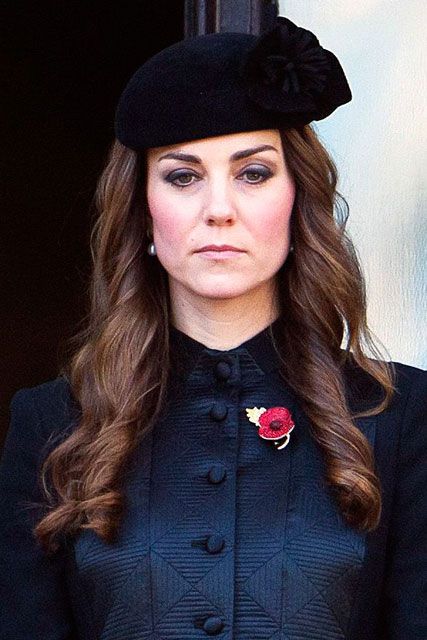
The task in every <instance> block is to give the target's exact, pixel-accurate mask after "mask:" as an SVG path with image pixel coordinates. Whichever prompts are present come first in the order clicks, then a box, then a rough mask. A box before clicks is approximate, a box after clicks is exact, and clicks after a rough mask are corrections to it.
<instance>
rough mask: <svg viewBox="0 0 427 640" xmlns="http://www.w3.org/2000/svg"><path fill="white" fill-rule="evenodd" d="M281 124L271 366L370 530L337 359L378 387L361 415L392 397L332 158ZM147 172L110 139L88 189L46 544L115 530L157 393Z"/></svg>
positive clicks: (162, 317) (372, 488)
mask: <svg viewBox="0 0 427 640" xmlns="http://www.w3.org/2000/svg"><path fill="white" fill-rule="evenodd" d="M280 134H281V138H282V144H283V149H284V154H285V159H286V163H287V165H288V168H289V170H290V171H291V173H292V175H293V177H294V180H295V185H296V194H295V201H294V207H293V212H292V218H291V235H292V242H293V244H294V247H295V251H294V252H293V253H292V254H290V256H289V258H288V259H287V261H286V263H285V264H284V265H283V266H282V268H281V269H280V270H279V272H278V274H277V280H278V294H279V302H280V305H281V309H282V310H283V311H284V312H283V313H281V314H280V321H279V326H280V340H279V341H278V342H277V345H276V347H277V350H278V352H279V355H280V358H281V374H282V376H283V377H284V379H285V380H287V381H288V383H289V384H290V385H291V386H292V387H293V388H294V390H295V392H296V393H297V395H298V397H299V398H300V401H301V403H302V405H303V408H304V410H305V412H306V414H307V416H308V417H309V418H310V421H311V425H312V434H313V437H314V439H315V440H316V441H317V443H318V444H319V446H320V447H321V450H322V452H323V454H324V459H325V462H326V467H325V468H326V481H327V483H328V484H329V485H330V487H331V488H332V490H333V492H334V495H335V497H336V500H337V502H338V505H339V507H340V509H341V512H342V515H343V517H344V518H345V520H346V521H347V522H348V523H349V524H350V525H352V526H354V527H357V528H359V529H360V530H367V531H370V530H373V529H375V528H376V527H377V526H378V523H379V520H380V515H381V487H380V483H379V479H378V478H377V476H376V475H375V470H374V459H373V452H372V448H371V446H370V444H369V442H368V440H367V439H366V437H365V436H364V435H363V433H361V431H360V430H359V429H358V428H357V427H356V426H355V424H354V417H355V416H352V415H351V413H350V409H349V405H348V398H347V389H346V384H345V376H344V366H345V364H346V363H348V362H353V363H355V364H356V365H357V366H358V367H359V368H360V369H361V370H362V371H363V372H366V374H367V375H368V377H369V379H371V380H372V383H375V384H377V385H380V388H381V389H382V390H383V392H384V393H383V400H382V401H381V402H380V403H379V404H377V405H376V406H374V407H372V408H371V409H370V410H368V411H366V412H365V413H364V414H363V415H372V414H376V413H379V412H380V411H382V410H383V409H384V408H385V407H386V406H387V405H388V403H389V402H390V399H391V396H392V393H393V389H394V387H393V377H394V371H393V367H392V365H391V363H389V362H386V361H385V360H381V356H380V353H379V351H378V350H377V348H376V347H375V344H374V342H373V339H372V336H371V334H370V332H369V329H368V326H367V321H366V299H365V285H364V279H363V275H362V273H361V270H360V266H359V263H358V259H357V256H356V254H355V251H354V248H353V245H352V243H351V241H350V240H349V238H348V237H347V235H346V233H345V224H346V220H347V216H348V205H347V203H346V201H345V199H344V198H343V197H342V196H341V195H340V194H339V193H338V191H337V189H336V187H337V179H338V174H337V169H336V166H335V164H334V162H333V160H332V159H331V157H330V156H329V154H328V153H327V151H326V149H325V148H324V146H323V145H322V144H321V142H320V141H319V139H318V137H317V135H316V134H315V132H314V131H313V129H312V128H311V127H310V126H309V125H306V126H304V127H301V128H297V129H295V128H294V129H285V130H282V131H280ZM145 176H146V160H145V155H144V154H140V153H138V152H135V151H133V150H131V149H128V148H126V147H124V146H123V145H122V144H120V142H118V141H117V140H115V141H114V143H113V144H112V146H111V149H110V151H109V155H108V160H107V162H106V166H105V168H104V170H103V172H102V174H101V175H100V178H99V181H98V185H97V189H96V193H95V202H96V210H97V218H96V221H95V224H94V226H93V230H92V234H91V240H90V246H91V252H92V261H93V269H92V274H91V279H90V286H89V288H88V294H89V299H90V310H89V312H88V314H87V316H86V317H85V318H84V320H83V324H84V328H83V329H82V330H80V331H79V332H78V333H77V334H76V335H75V336H74V337H73V338H72V339H71V341H70V346H71V347H72V350H73V351H72V353H71V354H70V357H69V358H68V359H67V360H66V362H65V364H64V365H63V367H62V368H61V374H62V375H64V376H65V378H66V379H68V382H69V384H70V386H71V389H72V393H73V396H74V398H75V399H76V400H77V401H78V404H79V407H80V408H81V414H80V419H79V422H78V424H77V425H76V427H75V429H73V430H72V432H71V433H70V434H69V435H68V436H67V438H66V439H65V440H63V441H62V442H61V443H60V444H59V445H58V446H56V447H55V448H54V449H53V450H52V451H51V452H50V453H49V455H48V456H47V457H46V459H45V460H44V463H43V465H42V469H41V478H42V482H43V488H44V492H45V494H46V498H47V500H48V507H47V513H46V514H45V515H44V516H43V517H42V519H41V520H40V521H39V522H38V523H37V525H36V526H35V527H34V534H35V536H36V537H37V538H38V540H39V541H40V542H41V544H42V545H43V547H44V548H45V549H46V550H47V551H55V550H57V549H58V547H59V542H58V541H59V539H60V537H61V536H66V535H75V534H77V533H78V531H79V530H81V529H92V530H93V531H94V532H95V533H97V534H98V535H99V536H100V537H101V538H102V539H103V540H104V541H105V542H109V543H111V542H114V541H115V540H116V536H117V532H118V527H119V524H120V520H121V517H122V515H123V511H124V508H125V505H124V495H123V491H122V487H121V479H122V477H123V473H124V470H125V468H126V463H127V461H128V459H129V456H130V455H131V453H132V451H133V450H134V448H135V447H136V446H137V445H138V444H139V443H140V442H141V441H142V440H143V439H144V437H145V436H146V434H147V433H148V432H149V431H150V430H151V429H152V428H153V426H154V424H155V422H156V419H157V418H158V416H159V413H160V411H161V410H162V407H163V403H164V399H165V396H166V389H167V384H168V376H169V370H170V355H169V331H168V323H169V318H170V301H169V288H168V279H167V274H166V272H165V270H164V269H163V267H162V266H161V265H160V263H159V261H158V260H153V259H152V258H150V257H149V256H148V255H147V251H146V248H147V244H148V242H149V237H148V234H149V215H148V205H147V201H146V194H145ZM343 341H344V343H345V348H342V344H343ZM367 348H368V350H370V352H371V354H373V355H374V356H375V359H373V358H370V357H368V355H366V354H365V351H367ZM49 484H50V487H49Z"/></svg>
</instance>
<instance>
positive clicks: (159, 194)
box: [147, 129, 295, 298]
mask: <svg viewBox="0 0 427 640" xmlns="http://www.w3.org/2000/svg"><path fill="white" fill-rule="evenodd" d="M294 197H295V185H294V181H293V179H292V177H291V175H290V174H289V171H288V169H287V166H286V164H285V160H284V155H283V148H282V143H281V137H280V133H279V131H278V130H277V129H266V130H260V131H251V132H248V133H246V132H245V133H236V134H231V135H225V136H218V137H213V138H203V139H200V140H196V141H191V142H186V143H184V144H176V145H172V146H165V147H156V148H152V149H149V150H148V151H147V199H148V206H149V211H150V214H151V217H152V231H153V239H154V243H155V245H156V250H157V258H158V259H159V261H160V263H161V264H162V265H163V267H164V268H165V270H166V271H167V273H168V274H169V284H170V291H171V296H179V295H180V294H182V295H185V293H186V292H187V293H190V292H191V294H193V295H194V294H195V295H197V296H202V297H203V298H233V297H239V296H242V295H245V294H247V293H248V292H250V291H252V290H253V289H255V288H258V287H272V286H273V284H274V277H275V274H276V273H277V271H278V270H279V268H280V267H281V266H282V264H283V263H284V261H285V260H286V257H287V255H288V252H289V243H290V217H291V211H292V206H293V202H294ZM210 245H214V250H209V251H207V250H203V248H204V247H207V246H210ZM225 245H227V246H230V247H233V250H225V251H224V250H221V247H223V246H225ZM215 247H217V248H216V249H215ZM153 259H154V258H153ZM184 290H186V291H184Z"/></svg>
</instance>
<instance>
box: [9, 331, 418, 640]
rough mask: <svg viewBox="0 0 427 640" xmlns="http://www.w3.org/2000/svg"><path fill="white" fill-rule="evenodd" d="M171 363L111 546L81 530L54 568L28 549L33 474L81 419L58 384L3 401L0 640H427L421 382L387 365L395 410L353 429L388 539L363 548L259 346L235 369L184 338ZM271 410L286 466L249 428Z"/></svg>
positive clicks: (357, 376) (247, 349)
mask: <svg viewBox="0 0 427 640" xmlns="http://www.w3.org/2000/svg"><path fill="white" fill-rule="evenodd" d="M173 345H174V347H173V349H174V354H175V356H176V358H175V360H174V362H175V374H176V375H175V382H179V386H178V385H175V387H171V388H173V389H174V390H173V392H171V393H170V396H169V404H168V405H167V411H165V413H164V416H163V418H162V419H161V420H159V421H158V423H157V424H156V425H155V428H154V431H153V433H152V434H151V435H150V436H149V438H148V439H147V440H145V441H143V443H142V444H141V446H140V447H139V448H138V450H137V451H136V452H135V454H134V456H133V458H132V460H131V461H130V464H129V467H128V469H127V472H126V476H125V494H126V500H127V503H126V504H127V507H126V514H125V518H124V521H123V526H122V528H121V531H120V537H119V540H118V542H116V543H115V544H113V545H112V546H109V545H107V544H105V543H103V542H102V541H100V540H99V539H98V538H97V537H96V535H94V534H93V532H92V531H87V530H86V531H84V532H83V533H81V534H79V536H77V538H76V539H75V540H73V541H72V543H69V544H66V545H64V547H63V549H62V550H61V552H60V553H58V554H57V555H56V556H54V557H53V558H48V557H46V556H45V555H44V554H43V553H42V551H41V550H40V548H39V547H38V546H37V544H36V542H35V541H34V539H33V538H32V536H31V533H30V528H31V526H32V525H33V524H34V522H35V521H36V515H37V510H36V509H32V508H31V507H30V505H29V504H28V503H29V501H36V500H39V499H40V497H41V493H40V488H39V487H38V485H37V482H36V477H37V470H38V469H39V467H40V464H41V462H42V460H43V459H44V457H45V456H46V454H47V452H48V451H49V450H51V449H52V448H53V447H54V446H55V444H57V443H58V442H59V440H60V439H61V438H62V437H64V435H65V434H67V433H69V431H70V430H71V429H72V427H73V425H74V424H75V421H76V419H77V416H78V407H77V406H76V403H74V402H73V400H72V397H71V394H70V388H69V385H68V383H67V381H66V380H65V379H64V378H62V377H58V378H56V379H55V380H51V381H48V382H45V383H43V384H40V385H38V386H36V387H32V388H26V389H21V390H20V391H18V392H17V393H16V394H15V396H14V397H13V400H12V403H11V426H10V430H9V433H8V436H7V439H6V444H5V448H4V452H3V457H2V460H1V465H0V496H1V509H0V565H1V566H0V581H1V603H2V604H1V612H0V637H1V639H2V640H71V639H77V638H78V639H79V640H80V639H81V640H95V639H97V640H98V639H99V640H145V639H147V640H148V639H150V640H166V639H168V640H172V639H173V640H187V639H188V640H190V639H197V638H201V639H202V638H205V637H206V636H208V635H217V637H218V638H221V639H227V640H231V639H234V640H258V639H259V640H261V639H264V638H265V639H267V638H269V639H270V640H273V639H274V640H285V639H286V640H297V639H298V640H339V639H343V640H344V639H345V640H426V638H427V616H426V602H427V591H426V586H427V542H426V539H427V504H426V499H425V495H426V486H427V464H426V462H427V438H426V416H427V375H426V372H423V371H421V370H419V369H416V368H414V367H408V366H405V365H401V364H397V365H396V367H397V372H398V383H397V386H398V392H397V394H396V395H395V398H394V400H393V403H392V405H391V406H390V407H389V408H388V409H387V411H385V412H383V413H382V414H381V415H379V416H376V417H373V418H364V419H360V420H358V423H357V424H358V428H359V429H360V430H361V431H362V432H363V433H364V434H365V435H366V436H367V438H368V440H369V441H370V442H371V444H372V445H373V447H374V453H375V464H376V470H377V473H378V474H379V477H380V480H381V485H382V492H383V511H382V517H381V523H380V526H379V527H378V529H377V530H376V531H374V532H372V533H368V534H365V533H360V532H357V531H356V530H354V529H352V528H351V527H349V526H348V525H347V524H345V522H344V521H343V518H342V517H341V515H340V513H339V510H338V508H337V506H336V504H335V502H334V500H333V498H332V495H331V493H330V492H329V489H328V487H327V486H326V483H325V482H324V479H323V471H324V463H323V459H322V456H321V454H320V450H319V448H318V446H317V445H316V444H315V442H314V440H313V438H312V437H311V436H310V433H309V423H308V420H307V418H306V417H305V415H304V413H303V412H302V411H301V409H300V407H299V404H298V401H297V398H296V397H295V395H294V394H293V393H292V392H291V391H290V389H289V388H288V387H287V385H285V384H284V383H283V382H282V381H281V379H280V377H279V375H278V361H277V358H276V356H275V352H274V350H273V347H272V344H271V342H270V339H269V337H268V333H267V332H266V331H263V332H261V333H259V334H258V335H256V336H255V337H253V338H251V339H250V340H248V341H247V342H245V343H244V344H242V345H241V346H240V347H237V348H235V349H232V350H230V351H227V352H221V351H217V350H213V349H207V348H205V347H204V346H203V345H202V344H200V343H198V342H196V341H195V340H192V339H191V338H189V337H188V336H185V335H184V334H182V333H181V332H178V331H177V330H173ZM218 363H223V364H220V365H219V366H218ZM224 363H226V364H224ZM346 376H347V381H348V388H349V389H351V390H352V391H351V394H349V397H351V398H353V400H352V402H353V404H354V403H355V404H358V405H361V404H362V403H363V399H365V400H368V399H369V398H370V397H371V396H372V391H373V388H372V385H371V384H370V383H369V381H368V378H367V377H366V375H364V374H362V372H360V371H359V370H358V369H357V368H353V369H350V368H348V369H347V370H346ZM357 398H358V399H357ZM275 406H284V407H287V408H289V409H290V410H291V413H292V416H293V418H294V422H295V428H294V429H293V431H292V432H291V434H290V441H289V444H288V445H287V446H286V447H284V448H282V449H281V450H279V449H277V448H276V445H274V443H273V442H271V441H267V440H264V439H262V438H260V437H259V435H258V429H257V427H256V426H255V425H254V424H253V423H251V422H250V421H249V420H248V418H247V415H246V411H245V409H246V408H253V407H258V408H260V407H263V408H270V407H275Z"/></svg>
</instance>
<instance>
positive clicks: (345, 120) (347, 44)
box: [280, 0, 427, 369]
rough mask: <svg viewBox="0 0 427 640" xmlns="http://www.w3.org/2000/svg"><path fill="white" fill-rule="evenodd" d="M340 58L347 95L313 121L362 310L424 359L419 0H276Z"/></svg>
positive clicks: (426, 364)
mask: <svg viewBox="0 0 427 640" xmlns="http://www.w3.org/2000/svg"><path fill="white" fill-rule="evenodd" d="M280 14H281V15H284V16H287V17H288V18H289V19H290V20H292V21H293V22H295V23H296V24H297V25H299V26H301V27H305V28H307V29H309V30H310V31H313V33H315V34H316V35H317V36H318V38H319V41H320V43H321V45H322V46H324V47H325V48H326V49H330V50H331V51H333V52H334V53H335V54H336V55H337V57H338V58H339V59H340V61H341V63H342V66H343V68H344V71H345V73H346V76H347V78H348V81H349V84H350V87H351V90H352V93H353V100H352V101H351V102H350V103H348V104H347V105H343V106H341V107H339V108H338V109H337V111H335V112H334V113H333V114H332V115H331V116H329V117H328V118H327V119H325V120H322V121H319V122H315V123H314V128H315V130H316V131H317V133H318V134H319V136H320V138H321V140H322V141H323V143H324V144H325V146H326V147H327V148H328V149H329V151H330V152H331V154H332V156H333V158H334V160H335V161H336V163H337V166H338V171H339V174H340V181H339V184H338V189H339V191H340V192H341V193H342V194H343V195H344V197H345V198H346V200H347V202H348V203H349V206H350V218H349V223H348V229H349V232H350V235H351V237H352V239H353V241H354V242H355V245H356V248H357V250H358V252H359V255H360V258H361V262H362V266H363V269H364V272H365V276H366V279H367V284H368V297H369V304H368V319H369V323H370V326H371V328H372V330H373V332H374V334H375V335H376V336H377V337H378V338H379V339H380V341H381V342H382V343H383V345H384V346H385V348H386V349H387V350H388V353H389V354H390V357H391V358H392V359H393V360H397V361H399V362H404V363H406V364H412V365H415V366H418V367H421V368H423V369H426V368H427V295H426V293H427V278H426V264H427V217H426V213H425V212H426V207H425V204H426V197H425V194H426V191H425V186H424V180H423V178H424V172H425V166H426V161H425V160H426V157H425V150H426V129H425V121H426V113H425V108H424V103H425V97H426V76H425V73H426V71H425V70H426V61H425V32H426V22H427V4H426V2H425V0H406V1H402V0H345V1H343V0H282V1H281V2H280Z"/></svg>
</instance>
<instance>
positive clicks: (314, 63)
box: [240, 16, 352, 121]
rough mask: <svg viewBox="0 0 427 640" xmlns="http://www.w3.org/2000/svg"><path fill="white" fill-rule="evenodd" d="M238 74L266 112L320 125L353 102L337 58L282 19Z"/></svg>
mask: <svg viewBox="0 0 427 640" xmlns="http://www.w3.org/2000/svg"><path fill="white" fill-rule="evenodd" d="M240 73H241V75H242V77H243V78H245V79H246V80H247V82H248V84H249V88H248V94H249V96H250V97H251V98H252V100H253V101H254V102H256V103H257V104H258V105H259V106H260V107H262V108H263V109H267V110H271V111H277V112H278V113H286V114H301V121H311V120H321V119H323V118H326V117H327V116H328V115H330V114H331V113H332V112H333V111H334V110H335V109H336V108H337V107H338V106H340V105H342V104H345V103H346V102H349V101H350V100H351V97H352V96H351V91H350V87H349V85H348V82H347V80H346V77H345V75H344V72H343V70H342V67H341V65H340V63H339V61H338V59H337V58H336V56H335V55H334V54H333V53H332V52H331V51H328V50H327V49H324V48H323V47H321V46H320V44H319V40H318V39H317V37H316V36H315V35H314V34H313V33H311V31H307V29H303V28H301V27H297V25H295V24H294V23H293V22H291V21H290V20H288V19H287V18H284V17H282V16H279V17H278V18H277V24H276V26H275V27H274V28H273V29H272V30H270V31H268V32H266V33H264V34H262V35H261V36H259V38H258V39H257V41H256V42H255V43H254V46H253V47H252V48H251V49H250V50H249V51H247V52H246V54H245V55H244V57H243V59H242V63H241V67H240Z"/></svg>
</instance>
